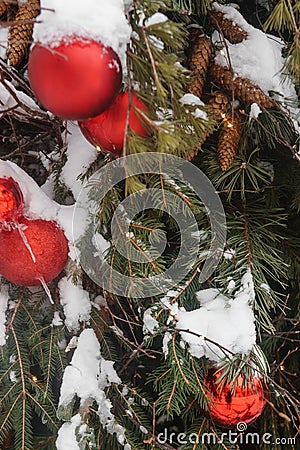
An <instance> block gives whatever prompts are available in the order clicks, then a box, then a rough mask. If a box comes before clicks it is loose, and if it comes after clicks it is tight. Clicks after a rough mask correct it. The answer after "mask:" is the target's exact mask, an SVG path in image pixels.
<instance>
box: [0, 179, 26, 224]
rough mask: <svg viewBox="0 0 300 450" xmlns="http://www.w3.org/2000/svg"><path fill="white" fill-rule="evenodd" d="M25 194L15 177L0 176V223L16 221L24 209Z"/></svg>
mask: <svg viewBox="0 0 300 450" xmlns="http://www.w3.org/2000/svg"><path fill="white" fill-rule="evenodd" d="M23 205H24V201H23V194H22V192H21V189H20V186H19V185H18V183H17V182H16V181H15V180H14V179H13V178H11V177H10V178H0V224H1V223H3V222H14V221H16V220H17V219H18V217H20V216H21V214H22V210H23Z"/></svg>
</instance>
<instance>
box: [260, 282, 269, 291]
mask: <svg viewBox="0 0 300 450" xmlns="http://www.w3.org/2000/svg"><path fill="white" fill-rule="evenodd" d="M260 287H261V288H262V289H264V290H265V291H267V292H268V294H269V293H270V292H271V288H270V286H269V285H268V284H267V283H261V285H260Z"/></svg>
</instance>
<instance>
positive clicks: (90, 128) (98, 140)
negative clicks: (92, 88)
mask: <svg viewBox="0 0 300 450" xmlns="http://www.w3.org/2000/svg"><path fill="white" fill-rule="evenodd" d="M128 105H129V94H128V92H122V93H121V94H119V95H118V96H117V98H116V99H115V101H114V103H113V104H112V105H111V106H110V107H109V108H108V109H107V110H106V111H104V112H103V113H102V114H100V115H99V116H97V117H94V118H92V119H89V120H85V121H81V122H79V127H80V130H81V132H82V134H83V135H84V137H85V138H86V139H87V140H88V141H89V142H90V143H91V144H92V145H95V146H99V147H100V148H101V150H103V151H107V152H111V153H114V154H115V155H116V156H120V155H121V153H122V149H123V144H124V134H125V128H126V119H127V112H128ZM131 105H133V106H130V110H129V127H130V128H131V130H132V131H134V132H135V133H137V134H138V135H139V136H142V137H146V136H147V134H148V133H147V131H146V129H145V128H144V126H143V124H142V122H141V120H140V118H139V116H138V114H137V113H136V112H135V110H134V107H136V108H137V109H140V110H142V111H148V108H147V106H146V105H145V104H144V103H143V102H142V101H141V100H140V99H139V98H138V96H137V95H136V94H135V93H134V92H132V93H131Z"/></svg>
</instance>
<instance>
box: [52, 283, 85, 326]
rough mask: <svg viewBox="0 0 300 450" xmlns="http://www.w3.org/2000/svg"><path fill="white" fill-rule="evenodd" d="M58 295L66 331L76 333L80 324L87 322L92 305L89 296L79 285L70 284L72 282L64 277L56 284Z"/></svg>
mask: <svg viewBox="0 0 300 450" xmlns="http://www.w3.org/2000/svg"><path fill="white" fill-rule="evenodd" d="M58 288H59V293H60V303H61V305H62V307H63V310H64V314H65V316H66V319H65V324H66V326H67V328H68V330H74V331H77V330H79V328H80V322H88V321H89V319H90V313H91V309H92V305H91V302H90V298H89V294H88V292H87V291H85V290H84V289H83V288H82V286H81V284H80V283H78V284H77V285H75V284H73V283H72V280H70V279H68V278H67V277H64V278H62V279H61V280H60V282H59V283H58Z"/></svg>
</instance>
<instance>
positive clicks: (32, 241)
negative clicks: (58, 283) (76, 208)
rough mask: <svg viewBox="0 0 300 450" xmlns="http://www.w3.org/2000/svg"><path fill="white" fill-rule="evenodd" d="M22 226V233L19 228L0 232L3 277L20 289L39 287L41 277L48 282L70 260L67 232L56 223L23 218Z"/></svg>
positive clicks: (0, 256) (20, 225)
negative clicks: (22, 287)
mask: <svg viewBox="0 0 300 450" xmlns="http://www.w3.org/2000/svg"><path fill="white" fill-rule="evenodd" d="M19 227H21V228H22V230H21V232H20V231H19V230H18V229H17V228H15V229H12V230H10V231H6V230H2V231H1V232H0V274H1V275H3V276H4V277H5V278H7V280H9V281H11V282H12V283H15V284H18V285H20V286H37V285H40V284H41V282H40V278H41V277H43V278H44V280H45V282H46V283H48V281H51V280H52V279H53V278H55V277H56V276H57V275H58V274H59V273H60V272H61V271H62V270H63V268H64V266H65V264H66V261H67V257H68V251H69V249H68V241H67V239H66V237H65V235H64V232H63V231H62V230H61V228H59V227H58V226H57V224H56V223H55V222H50V221H46V220H41V219H38V220H28V219H26V218H24V217H22V218H21V219H20V220H19ZM22 233H23V234H24V235H25V241H26V243H27V246H26V243H25V242H24V240H23V239H22V236H21V234H22ZM29 246H30V249H29ZM31 252H32V254H31ZM34 259H35V262H34Z"/></svg>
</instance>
